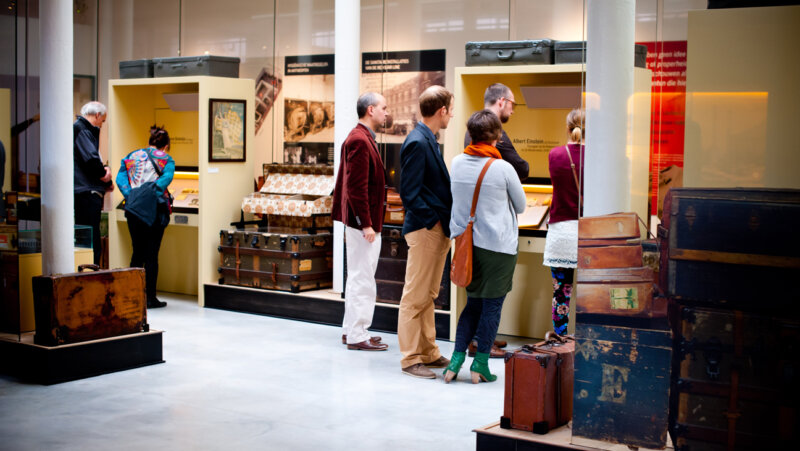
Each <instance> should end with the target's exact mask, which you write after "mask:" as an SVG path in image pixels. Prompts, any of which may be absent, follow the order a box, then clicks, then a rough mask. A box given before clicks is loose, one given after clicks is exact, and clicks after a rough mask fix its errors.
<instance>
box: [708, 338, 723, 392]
mask: <svg viewBox="0 0 800 451" xmlns="http://www.w3.org/2000/svg"><path fill="white" fill-rule="evenodd" d="M703 355H704V357H705V358H706V374H708V378H709V379H711V380H712V381H715V380H717V379H719V363H720V360H722V343H721V342H720V341H719V338H717V337H711V339H709V340H708V348H707V349H706V351H705V352H704V353H703Z"/></svg>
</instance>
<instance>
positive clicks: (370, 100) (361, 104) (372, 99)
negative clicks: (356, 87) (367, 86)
mask: <svg viewBox="0 0 800 451" xmlns="http://www.w3.org/2000/svg"><path fill="white" fill-rule="evenodd" d="M379 101H380V94H378V93H377V92H372V91H370V92H365V93H364V94H361V95H360V96H359V97H358V103H357V104H356V113H358V118H359V119H361V118H363V117H364V116H366V115H367V109H368V108H369V107H371V106H375V105H377V104H378V102H379Z"/></svg>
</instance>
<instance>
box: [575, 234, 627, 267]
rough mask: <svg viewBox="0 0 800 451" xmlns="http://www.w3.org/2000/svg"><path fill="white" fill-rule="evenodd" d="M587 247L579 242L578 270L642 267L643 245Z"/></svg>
mask: <svg viewBox="0 0 800 451" xmlns="http://www.w3.org/2000/svg"><path fill="white" fill-rule="evenodd" d="M635 241H637V243H635V244H623V245H606V246H585V245H583V244H582V243H581V242H580V241H579V242H578V269H584V268H586V269H608V268H632V267H637V266H642V245H641V244H640V243H638V241H639V240H635Z"/></svg>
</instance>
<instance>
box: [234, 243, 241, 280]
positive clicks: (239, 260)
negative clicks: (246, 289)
mask: <svg viewBox="0 0 800 451" xmlns="http://www.w3.org/2000/svg"><path fill="white" fill-rule="evenodd" d="M234 254H235V255H236V283H240V282H241V281H240V280H239V266H240V265H241V264H242V260H241V259H240V258H239V241H238V240H237V241H236V247H235V250H234Z"/></svg>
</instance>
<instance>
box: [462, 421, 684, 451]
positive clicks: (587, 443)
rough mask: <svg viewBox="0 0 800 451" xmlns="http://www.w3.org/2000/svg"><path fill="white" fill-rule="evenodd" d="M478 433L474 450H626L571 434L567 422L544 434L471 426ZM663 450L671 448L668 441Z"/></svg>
mask: <svg viewBox="0 0 800 451" xmlns="http://www.w3.org/2000/svg"><path fill="white" fill-rule="evenodd" d="M472 431H473V432H475V433H476V434H477V437H476V440H475V445H476V446H475V449H476V450H477V451H534V450H535V451H555V450H564V449H568V450H583V451H598V450H602V451H629V450H630V449H631V448H629V447H628V446H627V445H618V444H614V443H606V442H600V441H597V440H589V439H581V438H573V437H572V430H571V429H570V428H569V426H561V427H560V428H557V429H553V430H552V431H550V432H548V433H547V434H544V435H539V434H534V433H532V432H527V431H519V430H516V429H503V428H501V427H500V422H499V421H498V422H495V423H492V424H488V425H486V426H483V427H479V428H477V429H473V430H472ZM634 449H638V451H649V450H648V449H646V448H634ZM665 449H666V450H671V449H673V448H672V446H671V445H670V444H669V442H668V443H667V447H666V448H665Z"/></svg>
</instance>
